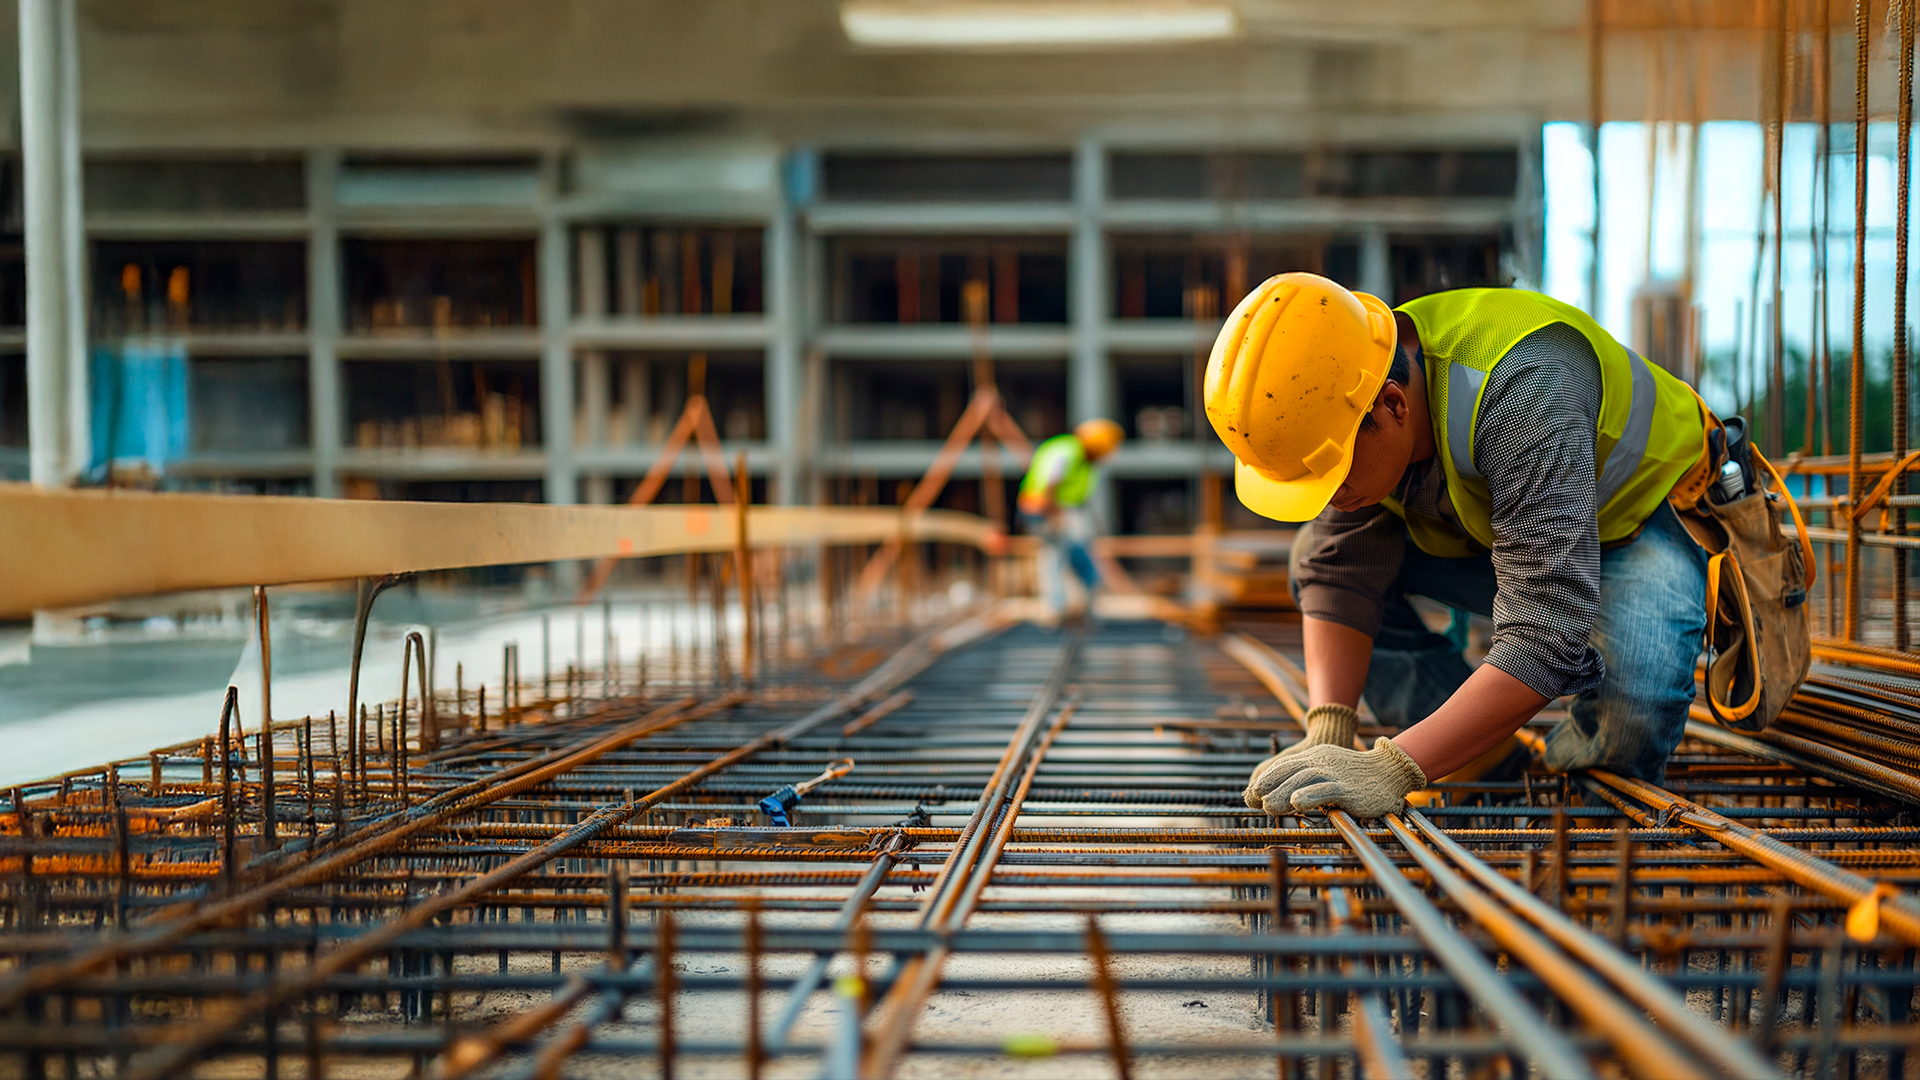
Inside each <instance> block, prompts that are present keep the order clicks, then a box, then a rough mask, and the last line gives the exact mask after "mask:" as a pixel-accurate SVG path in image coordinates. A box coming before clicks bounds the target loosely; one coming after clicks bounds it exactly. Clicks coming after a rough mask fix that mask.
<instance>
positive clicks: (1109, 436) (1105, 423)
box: [1073, 417, 1127, 460]
mask: <svg viewBox="0 0 1920 1080" xmlns="http://www.w3.org/2000/svg"><path fill="white" fill-rule="evenodd" d="M1073 433H1074V435H1075V436H1077V437H1078V438H1079V440H1080V445H1081V446H1084V447H1086V448H1087V458H1088V460H1092V459H1094V458H1103V457H1106V456H1107V455H1108V454H1110V453H1112V452H1113V448H1114V447H1116V446H1119V445H1120V443H1121V442H1122V440H1124V439H1126V437H1127V433H1126V432H1124V431H1122V430H1120V425H1119V424H1116V423H1114V422H1113V421H1111V420H1108V419H1106V418H1105V417H1095V418H1094V419H1092V420H1082V421H1080V423H1079V424H1078V425H1077V426H1075V427H1074V429H1073Z"/></svg>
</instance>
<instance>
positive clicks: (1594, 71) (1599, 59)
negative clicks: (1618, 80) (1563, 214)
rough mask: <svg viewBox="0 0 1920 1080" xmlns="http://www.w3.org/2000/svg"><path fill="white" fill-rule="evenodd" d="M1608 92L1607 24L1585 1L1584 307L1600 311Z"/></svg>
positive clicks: (1596, 4)
mask: <svg viewBox="0 0 1920 1080" xmlns="http://www.w3.org/2000/svg"><path fill="white" fill-rule="evenodd" d="M1606 91H1607V68H1606V23H1605V18H1604V15H1603V13H1602V11H1601V0H1587V142H1588V145H1590V146H1591V147H1592V149H1593V225H1592V227H1591V228H1590V230H1589V231H1588V234H1587V241H1588V245H1589V250H1590V251H1591V252H1592V255H1593V258H1592V261H1590V262H1589V263H1588V264H1587V310H1588V311H1589V312H1598V311H1599V310H1600V208H1601V206H1602V205H1603V204H1602V202H1601V188H1600V125H1601V124H1602V123H1603V122H1604V120H1605V112H1606V100H1605V99H1606Z"/></svg>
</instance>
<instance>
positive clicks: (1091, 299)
mask: <svg viewBox="0 0 1920 1080" xmlns="http://www.w3.org/2000/svg"><path fill="white" fill-rule="evenodd" d="M1106 198H1107V155H1106V148H1105V147H1103V146H1101V145H1100V143H1099V141H1098V140H1095V139H1092V138H1083V139H1081V140H1080V142H1079V145H1077V146H1076V147H1074V153H1073V209H1074V217H1073V236H1072V239H1071V240H1070V250H1069V252H1068V257H1067V290H1068V293H1067V297H1068V301H1067V330H1068V335H1069V337H1070V339H1071V341H1072V344H1071V346H1070V350H1071V351H1070V352H1069V353H1068V355H1067V422H1068V423H1069V424H1077V423H1079V422H1080V421H1082V420H1088V419H1092V418H1093V417H1096V416H1106V415H1107V414H1108V413H1110V412H1112V411H1113V407H1114V397H1113V368H1112V365H1110V364H1108V363H1107V341H1106V335H1105V334H1104V333H1103V332H1102V331H1103V330H1104V328H1105V327H1106V325H1107V309H1108V297H1107V235H1106V230H1105V228H1104V226H1103V225H1102V223H1101V220H1100V216H1101V211H1102V208H1103V206H1104V205H1105V203H1106ZM1027 434H1028V435H1030V436H1032V437H1033V438H1035V439H1041V438H1045V437H1046V436H1048V435H1050V434H1052V432H1047V431H1029V432H1028V433H1027ZM1106 471H1107V472H1108V473H1109V477H1108V479H1107V481H1106V482H1105V483H1103V484H1101V485H1100V486H1099V487H1098V488H1096V489H1095V491H1094V494H1093V499H1092V500H1091V505H1092V507H1093V510H1094V513H1095V514H1096V515H1097V516H1098V517H1099V519H1100V522H1101V524H1102V526H1103V528H1105V529H1108V530H1111V529H1113V528H1115V527H1117V525H1118V522H1119V513H1118V511H1119V500H1118V498H1117V497H1116V495H1115V490H1114V480H1113V478H1112V476H1111V474H1112V473H1113V472H1114V470H1113V469H1112V468H1111V467H1109V468H1108V469H1107V470H1106Z"/></svg>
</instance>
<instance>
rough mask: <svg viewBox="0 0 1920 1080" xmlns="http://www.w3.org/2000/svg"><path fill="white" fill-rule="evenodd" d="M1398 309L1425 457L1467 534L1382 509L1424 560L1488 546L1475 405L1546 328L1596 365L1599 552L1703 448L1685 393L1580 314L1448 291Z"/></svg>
mask: <svg viewBox="0 0 1920 1080" xmlns="http://www.w3.org/2000/svg"><path fill="white" fill-rule="evenodd" d="M1395 310H1396V311H1400V312H1403V313H1405V314H1406V315H1407V317H1409V318H1411V319H1412V320H1413V325H1414V326H1415V327H1416V328H1417V329H1418V330H1419V332H1420V347H1421V351H1422V353H1423V355H1424V358H1425V362H1426V379H1427V412H1428V414H1429V415H1430V416H1431V417H1432V419H1433V442H1434V448H1435V450H1436V452H1437V453H1438V455H1439V458H1440V467H1441V469H1442V470H1444V471H1445V474H1446V481H1447V494H1448V496H1449V497H1451V498H1452V500H1453V509H1454V513H1455V514H1456V515H1457V516H1458V517H1459V519H1460V526H1461V529H1464V530H1465V532H1466V535H1462V534H1461V530H1460V529H1456V528H1454V527H1453V526H1452V525H1451V524H1450V523H1448V522H1446V521H1442V520H1440V519H1439V518H1434V517H1429V516H1427V515H1424V514H1416V513H1409V512H1408V511H1407V510H1406V509H1405V508H1404V507H1402V506H1401V505H1400V504H1399V502H1398V501H1397V500H1394V499H1391V498H1389V499H1387V500H1385V501H1384V502H1383V503H1382V505H1383V506H1385V507H1386V508H1387V509H1389V510H1391V511H1393V512H1394V513H1396V514H1398V515H1400V516H1401V517H1402V518H1404V519H1406V522H1407V531H1408V533H1409V534H1411V535H1412V537H1413V540H1414V543H1415V544H1417V545H1419V547H1420V549H1421V550H1422V551H1425V552H1427V553H1428V554H1430V555H1440V556H1463V555H1471V554H1477V553H1479V552H1481V551H1489V550H1492V548H1493V497H1492V495H1491V493H1489V492H1488V490H1487V481H1486V478H1485V477H1483V476H1481V475H1480V471H1479V470H1478V469H1477V468H1475V467H1474V462H1473V440H1474V436H1475V435H1476V434H1477V433H1478V431H1479V419H1480V396H1481V394H1482V393H1484V392H1485V390H1486V387H1487V383H1488V382H1489V379H1488V376H1489V375H1491V374H1492V372H1493V368H1494V365H1495V364H1498V363H1499V362H1500V360H1501V358H1502V357H1504V356H1506V355H1507V352H1508V350H1510V349H1512V348H1513V347H1514V346H1515V345H1517V344H1519V343H1520V341H1521V340H1522V339H1523V338H1525V337H1526V336H1527V335H1529V334H1531V333H1533V332H1534V331H1536V330H1539V329H1542V328H1543V327H1547V326H1550V325H1553V324H1554V323H1565V324H1566V325H1568V326H1570V327H1572V328H1573V329H1575V330H1577V331H1579V332H1580V334H1581V335H1583V336H1584V337H1585V338H1586V339H1587V341H1588V342H1590V343H1591V344H1592V345H1593V352H1594V355H1595V356H1597V357H1599V360H1600V423H1599V430H1598V438H1597V439H1596V440H1595V443H1594V467H1595V470H1596V475H1595V476H1594V483H1595V484H1596V485H1597V486H1598V492H1597V496H1596V500H1595V501H1596V503H1597V504H1598V506H1599V508H1600V542H1601V543H1603V544H1606V543H1613V542H1616V541H1621V540H1628V539H1631V538H1632V537H1633V535H1634V534H1635V533H1637V532H1638V531H1639V529H1640V526H1641V525H1642V524H1644V523H1645V522H1646V520H1647V518H1649V517H1651V516H1652V515H1653V512H1654V511H1655V510H1657V509H1659V507H1660V503H1661V502H1662V501H1664V500H1665V499H1666V497H1667V493H1668V492H1669V491H1671V490H1672V489H1673V487H1674V484H1675V483H1676V482H1677V481H1679V480H1680V479H1681V477H1682V476H1684V475H1685V474H1686V472H1687V471H1688V470H1689V469H1690V468H1692V467H1693V466H1694V465H1695V463H1697V462H1698V461H1699V460H1700V459H1701V455H1702V454H1703V453H1704V452H1705V450H1706V422H1705V420H1704V419H1703V418H1702V416H1701V413H1700V399H1699V398H1698V397H1696V396H1695V395H1694V392H1693V390H1692V389H1691V388H1689V387H1688V386H1687V384H1686V383H1684V382H1681V381H1680V380H1679V379H1677V378H1675V377H1673V376H1672V375H1670V374H1668V373H1667V372H1666V371H1665V370H1663V369H1662V368H1660V367H1658V366H1656V365H1654V364H1650V363H1648V362H1647V361H1646V360H1645V359H1643V358H1641V357H1640V356H1639V355H1637V354H1636V353H1634V352H1633V351H1632V350H1631V349H1628V348H1626V347H1625V346H1623V345H1621V344H1620V343H1619V342H1617V341H1615V340H1614V339H1613V336H1612V335H1610V334H1608V333H1607V332H1606V331H1605V330H1602V329H1601V328H1600V324H1599V323H1596V322H1594V321H1593V319H1592V318H1590V317H1589V316H1588V315H1587V314H1586V313H1585V312H1583V311H1581V310H1580V309H1578V308H1575V307H1572V306H1570V305H1567V304H1563V303H1561V302H1560V301H1558V300H1555V299H1553V298H1552V297H1549V296H1542V295H1541V294H1539V293H1535V292H1527V291H1526V290H1523V289H1454V290H1452V291H1449V292H1441V293H1434V294H1432V295H1429V296H1423V297H1421V298H1420V299H1418V300H1412V301H1409V302H1407V303H1405V304H1402V305H1400V306H1399V307H1398V308H1396V309H1395ZM1579 479H1580V478H1578V477H1571V476H1570V477H1567V482H1568V483H1577V482H1579Z"/></svg>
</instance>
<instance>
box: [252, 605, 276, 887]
mask: <svg viewBox="0 0 1920 1080" xmlns="http://www.w3.org/2000/svg"><path fill="white" fill-rule="evenodd" d="M253 611H254V617H255V620H256V621H257V623H258V625H259V634H260V792H261V795H260V799H261V813H262V817H261V821H260V839H261V842H262V843H263V844H265V845H266V848H267V850H268V851H272V850H274V849H276V848H278V847H279V846H280V837H279V829H278V822H277V821H276V820H275V819H274V806H273V634H272V633H271V632H269V630H268V628H267V590H266V586H264V585H256V586H254V589H253Z"/></svg>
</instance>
